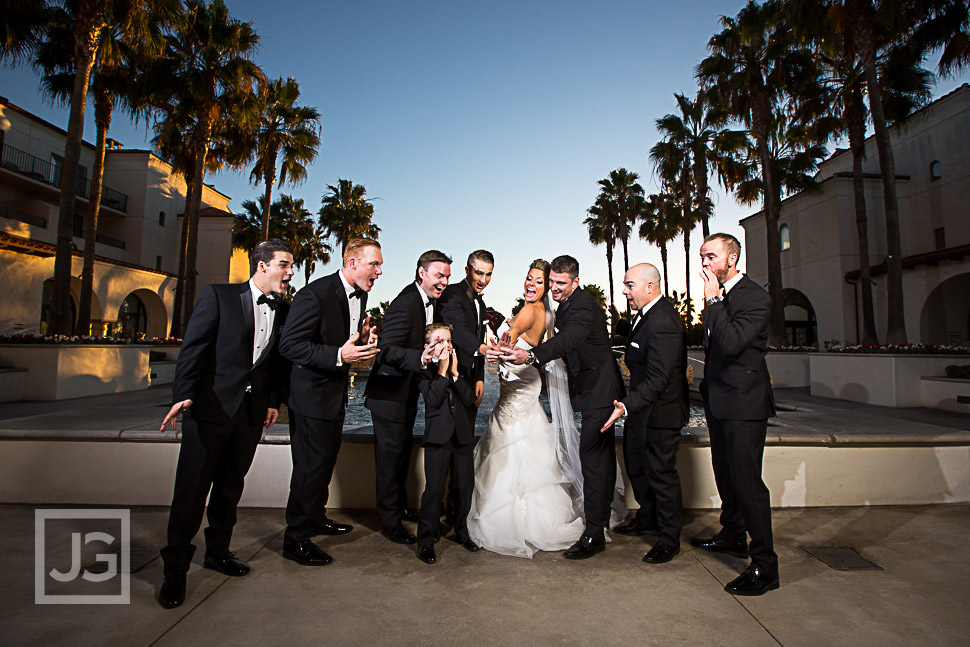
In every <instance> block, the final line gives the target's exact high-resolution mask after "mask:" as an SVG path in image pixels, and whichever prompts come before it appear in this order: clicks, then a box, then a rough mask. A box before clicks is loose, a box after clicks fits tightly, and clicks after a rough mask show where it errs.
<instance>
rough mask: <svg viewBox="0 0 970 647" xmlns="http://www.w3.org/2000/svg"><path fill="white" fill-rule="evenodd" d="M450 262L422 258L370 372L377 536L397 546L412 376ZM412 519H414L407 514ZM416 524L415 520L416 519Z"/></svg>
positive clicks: (394, 305)
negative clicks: (378, 525)
mask: <svg viewBox="0 0 970 647" xmlns="http://www.w3.org/2000/svg"><path fill="white" fill-rule="evenodd" d="M450 276H451V259H450V258H448V256H446V255H445V254H444V253H443V252H440V251H438V250H436V249H432V250H430V251H427V252H425V253H424V254H421V256H420V257H419V258H418V263H417V269H416V270H415V282H414V283H411V284H409V285H408V286H406V287H405V288H404V289H403V290H401V293H400V294H398V295H397V296H396V297H395V298H394V300H393V301H392V302H391V305H390V306H389V307H388V309H387V312H386V313H385V314H384V320H383V323H382V324H381V355H380V357H378V359H377V361H376V362H375V364H374V368H373V369H371V373H370V376H369V377H368V379H367V388H366V390H365V396H366V400H365V401H364V406H366V407H367V408H368V409H370V411H371V415H372V416H373V419H374V453H375V457H374V458H375V471H376V473H377V512H378V515H379V516H380V518H381V534H383V535H384V536H385V537H387V538H388V539H390V540H391V541H393V542H395V543H398V544H413V543H414V542H415V538H414V535H412V534H411V533H410V532H408V531H407V530H405V528H404V526H403V525H401V521H402V519H404V520H408V519H405V517H404V515H405V511H406V508H407V488H406V485H407V476H408V466H409V464H410V462H411V447H412V445H413V444H414V440H413V435H414V419H415V417H416V416H417V413H418V386H417V382H416V380H415V373H416V372H417V371H420V370H421V369H423V368H425V367H426V366H427V364H428V360H429V358H430V357H431V356H432V354H433V351H434V348H433V347H430V346H426V344H425V343H424V330H425V326H428V325H430V324H431V323H435V322H438V321H441V319H440V316H439V314H438V311H437V306H436V302H437V299H438V297H440V296H441V294H442V293H443V292H444V290H445V288H446V287H447V286H448V278H449V277H450ZM412 514H413V513H412ZM415 518H416V517H415Z"/></svg>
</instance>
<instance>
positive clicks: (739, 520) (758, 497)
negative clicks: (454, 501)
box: [691, 234, 779, 595]
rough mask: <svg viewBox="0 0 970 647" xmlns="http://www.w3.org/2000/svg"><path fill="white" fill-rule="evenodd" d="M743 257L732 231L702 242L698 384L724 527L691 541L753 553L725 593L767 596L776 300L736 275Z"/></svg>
mask: <svg viewBox="0 0 970 647" xmlns="http://www.w3.org/2000/svg"><path fill="white" fill-rule="evenodd" d="M740 257H741V243H739V242H738V239H737V238H735V237H734V236H731V235H729V234H712V235H710V236H708V237H707V238H705V239H704V244H703V245H702V246H701V266H702V268H703V269H702V271H701V279H702V280H703V282H704V302H705V308H704V349H705V352H704V359H705V366H704V381H703V382H701V386H700V389H701V395H703V397H704V413H705V414H706V415H707V426H708V429H709V430H710V435H711V462H712V463H713V465H714V480H715V482H716V483H717V492H718V494H719V495H720V496H721V530H720V532H718V533H717V534H716V535H714V536H713V537H711V538H710V539H701V538H699V537H695V538H694V539H692V540H691V543H692V544H693V545H694V546H696V547H698V548H700V549H702V550H707V551H711V552H715V553H728V554H730V555H736V556H738V557H747V556H748V555H749V554H750V556H751V564H750V565H749V566H748V568H747V569H745V571H744V572H743V573H742V574H741V575H740V576H739V577H737V578H735V579H734V580H732V581H731V582H729V583H728V584H727V586H725V587H724V590H725V591H727V592H728V593H731V594H733V595H762V594H764V593H767V592H768V591H772V590H774V589H777V588H778V586H779V578H778V556H777V555H776V554H775V551H774V542H773V538H772V532H771V497H770V494H769V492H768V487H767V486H766V485H765V483H764V481H763V480H762V478H761V466H762V461H763V458H764V451H765V435H766V433H767V430H768V418H770V417H772V416H774V415H775V406H774V396H773V394H772V391H771V379H770V377H769V375H768V367H767V364H766V363H765V353H766V351H767V347H768V320H769V314H770V312H771V298H770V297H769V296H768V293H767V292H765V290H764V289H763V288H762V287H761V286H760V285H758V284H757V283H755V282H754V281H752V280H751V279H749V278H748V277H746V276H745V275H743V274H741V273H740V272H738V259H739V258H740ZM748 536H750V537H751V543H750V544H748V543H747V541H746V540H747V537H748Z"/></svg>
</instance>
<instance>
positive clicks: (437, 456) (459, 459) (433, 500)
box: [418, 435, 475, 546]
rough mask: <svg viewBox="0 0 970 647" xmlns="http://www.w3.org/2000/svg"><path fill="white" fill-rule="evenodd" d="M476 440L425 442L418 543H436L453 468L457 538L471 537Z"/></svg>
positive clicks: (424, 544)
mask: <svg viewBox="0 0 970 647" xmlns="http://www.w3.org/2000/svg"><path fill="white" fill-rule="evenodd" d="M474 446H475V444H474V443H468V444H467V445H456V444H455V436H454V435H452V437H451V439H450V440H449V441H448V442H447V443H445V444H443V445H435V444H432V443H425V445H424V482H425V485H424V493H423V494H422V495H421V512H420V513H419V520H418V545H419V546H432V545H433V544H434V534H435V532H437V531H438V526H439V518H440V517H441V496H442V494H444V490H445V480H446V478H447V476H448V470H449V466H450V468H451V484H452V486H453V487H455V489H456V490H457V492H458V503H457V507H456V508H454V512H455V540H456V541H458V542H463V541H465V540H466V539H468V511H469V510H470V509H471V506H472V492H474V490H475V459H474V451H473V449H472V448H473V447H474Z"/></svg>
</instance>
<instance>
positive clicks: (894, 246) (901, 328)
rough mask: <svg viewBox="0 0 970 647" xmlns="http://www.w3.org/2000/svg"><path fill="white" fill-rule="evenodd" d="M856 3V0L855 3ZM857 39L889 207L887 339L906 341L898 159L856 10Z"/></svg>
mask: <svg viewBox="0 0 970 647" xmlns="http://www.w3.org/2000/svg"><path fill="white" fill-rule="evenodd" d="M853 4H854V3H853ZM856 17H857V23H856V40H857V45H858V46H859V53H860V59H861V60H862V66H863V69H864V70H865V77H866V90H867V91H868V94H869V112H870V114H871V115H872V126H873V131H874V132H875V135H876V149H877V150H878V151H879V170H880V172H881V174H882V195H883V203H884V204H883V206H884V208H885V211H886V252H887V257H886V273H887V277H886V292H887V295H886V301H887V305H888V309H889V312H888V317H887V321H886V343H887V344H905V343H906V318H905V314H904V311H903V257H902V243H901V242H900V237H899V206H898V203H897V201H896V160H895V158H894V156H893V149H892V141H891V140H890V138H889V126H888V125H887V124H886V114H885V111H884V110H883V105H882V88H880V87H879V76H878V74H877V73H876V53H875V46H874V44H873V40H874V36H873V34H872V28H871V26H870V24H869V22H868V21H867V20H863V19H862V18H861V12H860V13H857V14H856Z"/></svg>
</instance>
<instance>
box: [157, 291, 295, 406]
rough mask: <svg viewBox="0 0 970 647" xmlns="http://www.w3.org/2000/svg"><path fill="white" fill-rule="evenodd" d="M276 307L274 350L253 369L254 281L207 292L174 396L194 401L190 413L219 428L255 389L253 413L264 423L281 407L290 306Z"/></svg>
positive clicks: (182, 354)
mask: <svg viewBox="0 0 970 647" xmlns="http://www.w3.org/2000/svg"><path fill="white" fill-rule="evenodd" d="M288 307H289V306H288V305H287V304H286V303H285V302H281V303H280V305H279V306H278V307H277V308H276V316H275V318H274V320H273V330H272V332H271V333H270V338H269V342H268V344H267V345H268V348H267V349H266V350H264V351H263V354H262V355H260V357H259V359H258V360H257V362H256V364H255V365H253V335H254V329H255V318H254V316H253V297H252V291H251V290H250V288H249V282H248V281H246V282H245V283H234V284H231V285H207V286H206V287H205V289H203V290H202V294H201V295H200V296H199V300H198V302H197V303H196V304H195V309H194V310H193V312H192V317H191V318H190V319H189V324H188V326H186V328H185V336H184V337H183V339H182V348H181V350H180V351H179V356H178V361H177V363H176V365H175V381H174V382H173V383H172V396H173V398H174V401H175V402H181V401H182V400H192V406H191V407H190V408H189V410H188V414H189V415H190V416H192V418H194V419H196V420H199V421H204V422H209V423H213V424H226V423H228V422H229V420H230V419H231V418H232V416H234V415H235V414H236V413H237V412H238V411H239V407H240V406H241V405H242V401H243V395H244V394H245V393H246V387H247V386H249V387H251V390H252V398H253V415H254V416H255V417H256V419H257V420H259V421H262V420H264V419H265V417H266V410H267V409H268V408H273V409H276V408H278V407H279V406H280V393H281V391H282V389H283V388H284V387H285V381H286V363H285V361H283V360H282V358H281V357H280V355H279V352H278V343H279V331H280V327H281V326H282V325H283V323H284V321H285V320H286V315H287V308H288Z"/></svg>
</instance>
